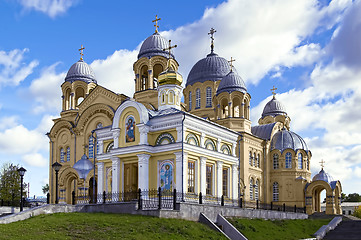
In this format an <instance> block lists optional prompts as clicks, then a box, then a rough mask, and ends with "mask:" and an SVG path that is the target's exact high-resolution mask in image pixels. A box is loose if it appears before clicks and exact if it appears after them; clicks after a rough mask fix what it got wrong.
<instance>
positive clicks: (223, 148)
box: [221, 144, 231, 155]
mask: <svg viewBox="0 0 361 240" xmlns="http://www.w3.org/2000/svg"><path fill="white" fill-rule="evenodd" d="M221 152H222V153H224V154H227V155H231V151H230V150H229V147H228V146H227V145H226V144H223V145H222V147H221Z"/></svg>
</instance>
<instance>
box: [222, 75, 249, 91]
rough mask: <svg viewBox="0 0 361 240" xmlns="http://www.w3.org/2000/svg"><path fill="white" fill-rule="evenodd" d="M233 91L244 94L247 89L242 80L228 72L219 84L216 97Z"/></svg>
mask: <svg viewBox="0 0 361 240" xmlns="http://www.w3.org/2000/svg"><path fill="white" fill-rule="evenodd" d="M234 91H239V92H243V93H246V92H247V88H246V85H245V84H244V81H243V79H242V78H241V77H240V76H239V75H238V74H237V73H235V72H233V71H230V72H229V73H228V74H227V75H226V76H225V77H223V78H222V80H221V82H220V83H219V86H218V89H217V95H218V94H220V93H222V92H228V93H231V92H234Z"/></svg>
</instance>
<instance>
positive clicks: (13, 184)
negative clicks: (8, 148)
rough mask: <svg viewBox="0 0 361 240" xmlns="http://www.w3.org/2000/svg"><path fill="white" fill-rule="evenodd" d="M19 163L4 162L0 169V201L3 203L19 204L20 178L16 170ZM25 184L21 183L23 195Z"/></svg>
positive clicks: (24, 193)
mask: <svg viewBox="0 0 361 240" xmlns="http://www.w3.org/2000/svg"><path fill="white" fill-rule="evenodd" d="M19 168H20V167H19V165H14V164H12V163H6V164H4V165H3V166H2V168H1V170H0V201H1V200H2V201H3V202H4V204H8V203H10V204H12V205H15V206H18V205H19V204H20V191H21V189H20V188H21V178H20V175H19V172H18V169H19ZM26 188H27V185H26V184H25V183H24V185H23V197H24V196H26Z"/></svg>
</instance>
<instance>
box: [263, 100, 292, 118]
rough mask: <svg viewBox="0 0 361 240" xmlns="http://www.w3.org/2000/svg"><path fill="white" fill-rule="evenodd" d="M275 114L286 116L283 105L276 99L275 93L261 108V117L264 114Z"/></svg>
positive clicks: (273, 115)
mask: <svg viewBox="0 0 361 240" xmlns="http://www.w3.org/2000/svg"><path fill="white" fill-rule="evenodd" d="M277 115H285V116H287V112H286V108H285V107H284V105H283V104H282V103H281V102H280V101H278V100H277V99H276V97H275V95H273V98H272V99H271V101H269V102H268V103H267V104H266V106H265V107H264V109H263V113H262V118H264V117H266V116H272V117H275V116H277Z"/></svg>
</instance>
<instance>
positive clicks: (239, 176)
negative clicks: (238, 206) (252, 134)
mask: <svg viewBox="0 0 361 240" xmlns="http://www.w3.org/2000/svg"><path fill="white" fill-rule="evenodd" d="M239 135H240V136H241V138H240V139H239V140H238V199H240V198H241V186H240V184H241V180H240V179H241V141H243V135H242V134H239Z"/></svg>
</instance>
